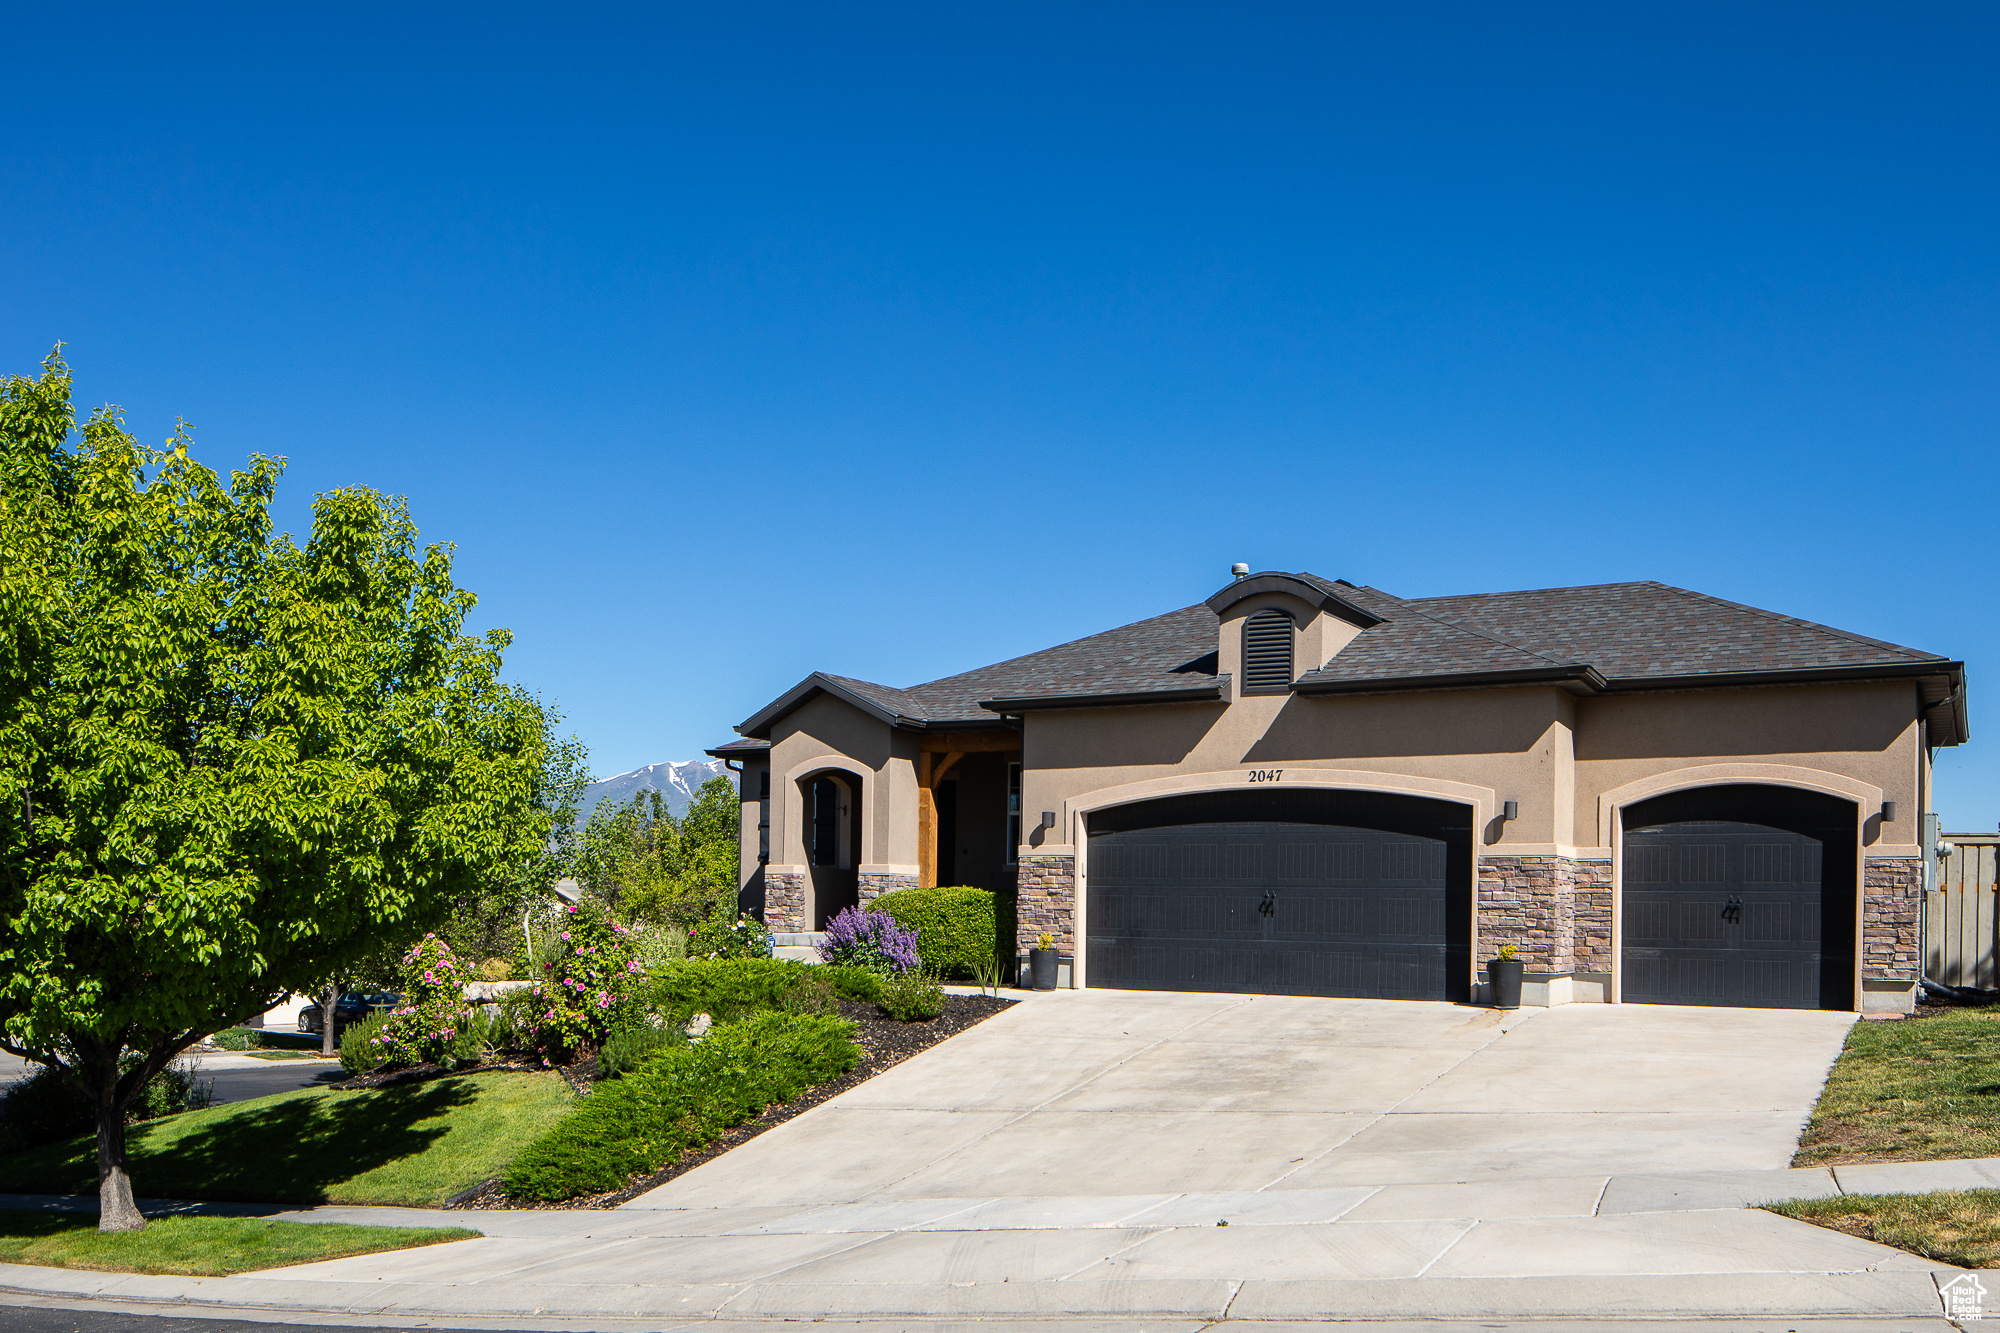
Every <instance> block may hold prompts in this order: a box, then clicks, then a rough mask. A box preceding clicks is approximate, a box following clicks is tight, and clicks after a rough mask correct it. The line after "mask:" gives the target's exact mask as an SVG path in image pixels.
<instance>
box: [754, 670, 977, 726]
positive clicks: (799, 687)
mask: <svg viewBox="0 0 2000 1333" xmlns="http://www.w3.org/2000/svg"><path fill="white" fill-rule="evenodd" d="M821 694H830V695H832V696H833V697H834V698H836V699H838V700H840V701H841V702H842V703H844V704H848V705H850V706H851V707H854V708H858V709H860V710H861V711H862V712H864V713H866V714H867V715H868V716H870V717H872V718H874V719H875V720H876V721H878V722H882V723H885V724H887V725H888V726H891V727H894V728H896V729H897V730H898V731H1005V730H1007V729H1008V728H1009V726H1010V725H1011V724H1010V723H1009V722H1008V721H1007V719H1006V718H1004V717H997V716H995V717H957V718H934V717H932V718H926V717H911V716H910V715H909V714H907V713H900V712H897V711H895V710H894V709H891V708H887V707H884V706H883V705H882V704H880V703H878V702H876V701H875V700H873V699H871V698H869V697H868V696H867V695H865V694H862V693H860V692H859V691H856V690H854V689H851V688H849V687H848V686H847V685H845V684H843V683H842V682H840V681H838V680H835V679H833V678H832V677H831V676H828V675H826V674H825V673H823V672H819V671H815V672H813V673H812V675H810V676H807V677H806V678H805V679H804V680H802V681H800V682H799V683H798V684H796V685H794V686H792V688H791V689H789V690H786V691H785V692H784V693H783V694H781V695H779V696H778V697H777V698H776V699H773V700H772V701H771V702H770V703H768V704H766V705H764V707H762V708H760V709H758V710H757V712H755V713H753V714H751V715H750V716H749V717H748V718H746V719H744V720H743V721H742V722H740V723H738V724H737V727H736V730H737V732H738V733H740V734H741V735H743V736H745V737H748V738H750V739H752V740H762V741H768V740H769V739H770V736H771V728H772V727H773V726H774V725H776V724H777V722H778V721H779V720H780V719H782V718H783V717H784V716H785V715H786V714H788V713H790V712H792V711H794V710H795V709H797V708H799V707H801V706H802V705H804V704H806V703H808V702H810V701H811V700H812V699H813V698H814V697H816V696H818V695H821ZM980 707H981V708H984V707H986V705H985V704H981V705H980Z"/></svg>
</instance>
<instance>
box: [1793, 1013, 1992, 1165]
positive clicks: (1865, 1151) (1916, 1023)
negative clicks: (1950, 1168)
mask: <svg viewBox="0 0 2000 1333" xmlns="http://www.w3.org/2000/svg"><path fill="white" fill-rule="evenodd" d="M1944 1157H2000V1009H1954V1010H1948V1011H1946V1012H1944V1013H1942V1014H1939V1015H1936V1016H1935V1017H1925V1018H1906V1019H1904V1020H1902V1021H1901V1022H1897V1023H1870V1022H1861V1023H1856V1024H1855V1025H1854V1028H1853V1030H1852V1031H1851V1032H1849V1033H1848V1036H1847V1046H1846V1048H1845V1049H1844V1050H1842V1051H1841V1053H1840V1059H1839V1060H1838V1061H1836V1062H1835V1063H1834V1066H1833V1073H1832V1075H1831V1076H1829V1077H1828V1079H1827V1082H1826V1089H1825V1091H1823V1092H1822V1093H1820V1098H1819V1105H1818V1106H1817V1107H1815V1108H1814V1109H1813V1116H1812V1120H1811V1122H1810V1123H1809V1124H1808V1125H1807V1126H1806V1132H1805V1135H1804V1137H1803V1138H1801V1139H1800V1140H1799V1151H1798V1155H1797V1156H1796V1157H1794V1158H1793V1159H1792V1165H1794V1166H1825V1165H1828V1164H1837V1163H1840V1162H1920V1161H1929V1160H1932V1159H1936V1158H1944Z"/></svg>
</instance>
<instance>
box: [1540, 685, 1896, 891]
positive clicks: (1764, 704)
mask: <svg viewBox="0 0 2000 1333" xmlns="http://www.w3.org/2000/svg"><path fill="white" fill-rule="evenodd" d="M1576 716H1577V740H1576V790H1575V800H1576V805H1575V813H1574V817H1573V823H1574V827H1575V829H1576V832H1577V836H1578V838H1579V840H1589V841H1591V842H1595V841H1596V840H1597V838H1598V836H1599V834H1598V833H1597V832H1595V830H1598V829H1601V828H1602V827H1603V826H1604V824H1605V822H1606V821H1605V810H1604V800H1603V798H1604V794H1605V793H1607V792H1612V791H1615V790H1616V789H1618V788H1621V787H1625V786H1628V785H1629V784H1631V783H1634V782H1636V781H1638V780H1640V779H1643V778H1650V777H1655V776H1659V775H1665V774H1671V773H1673V772H1675V771H1677V770H1682V769H1697V768H1704V767H1708V766H1711V765H1719V764H1727V763H1730V762H1732V761H1737V760H1744V759H1750V760H1754V761H1756V762H1758V763H1762V764H1772V765H1786V766H1791V767H1796V768H1799V769H1805V770H1810V771H1813V772H1825V773H1834V774H1839V775H1841V776H1843V777H1846V778H1851V779H1855V780H1857V781H1859V782H1862V783H1866V784H1868V785H1869V786H1871V787H1877V788H1880V789H1881V792H1882V799H1883V800H1890V801H1895V802H1897V805H1898V815H1897V821H1896V825H1893V826H1889V827H1887V828H1883V827H1881V826H1880V821H1879V820H1875V821H1873V822H1872V823H1871V824H1870V825H1869V827H1867V828H1864V830H1863V838H1864V841H1865V842H1867V843H1868V844H1869V846H1870V850H1871V851H1876V850H1877V849H1878V846H1883V847H1886V846H1887V845H1888V844H1897V845H1901V844H1913V843H1915V842H1916V840H1917V833H1916V827H1917V815H1918V813H1919V812H1920V811H1921V810H1922V809H1923V806H1924V801H1925V798H1926V796H1927V795H1928V793H1927V792H1926V791H1925V790H1924V785H1923V783H1922V781H1921V773H1922V771H1923V766H1924V764H1925V762H1926V759H1925V755H1924V750H1923V745H1922V728H1921V726H1920V724H1919V722H1918V721H1917V695H1916V689H1915V687H1914V686H1912V685H1910V684H1908V683H1906V682H1883V683H1880V684H1873V683H1859V684H1849V685H1817V686H1811V687H1803V686H1792V687H1774V688H1765V689H1746V690H1701V691H1694V690H1689V691H1682V692H1676V693H1663V694H1641V695H1627V696H1623V697H1609V698H1589V699H1580V700H1578V701H1577V705H1576ZM1905 812H1907V813H1905ZM1874 813H1875V812H1874V811H1870V810H1862V811H1861V814H1862V816H1863V818H1864V820H1866V819H1867V818H1868V817H1869V816H1870V815H1872V814H1874Z"/></svg>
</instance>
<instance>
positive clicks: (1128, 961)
mask: <svg viewBox="0 0 2000 1333" xmlns="http://www.w3.org/2000/svg"><path fill="white" fill-rule="evenodd" d="M1464 825H1465V819H1464V816H1463V814H1462V807H1454V806H1451V805H1447V804H1445V803H1443V802H1437V801H1420V800H1407V799H1403V798H1396V797H1387V796H1380V795H1376V794H1373V793H1351V794H1350V793H1331V792H1270V793H1263V792H1243V793H1220V794H1211V795H1202V796H1189V797H1176V798H1171V799H1168V800H1164V801H1154V802H1149V803H1147V804H1145V805H1140V806H1129V807H1121V808H1119V809H1116V810H1112V811H1107V812H1105V813H1104V814H1102V815H1100V816H1097V817H1095V818H1093V820H1092V827H1091V832H1090V842H1089V858H1090V859H1089V867H1090V876H1089V892H1088V897H1087V903H1086V909H1085V910H1086V917H1085V923H1086V924H1085V947H1086V948H1087V949H1088V950H1089V953H1088V966H1089V972H1090V983H1091V984H1092V985H1093V986H1108V987H1116V988H1124V989H1135V990H1199V991H1237V992H1248V993H1254V994H1263V995H1343V996H1361V997H1373V998H1381V999H1411V1000H1442V999H1451V998H1459V997H1461V996H1462V995H1463V993H1464V991H1465V989H1466V983H1465V978H1466V976H1467V969H1466V966H1465V964H1466V960H1467V958H1468V957H1469V953H1470V914H1469V912H1468V911H1467V908H1468V907H1469V905H1470V898H1469V892H1470V865H1471V857H1470V848H1471V837H1470V829H1469V827H1465V826H1464Z"/></svg>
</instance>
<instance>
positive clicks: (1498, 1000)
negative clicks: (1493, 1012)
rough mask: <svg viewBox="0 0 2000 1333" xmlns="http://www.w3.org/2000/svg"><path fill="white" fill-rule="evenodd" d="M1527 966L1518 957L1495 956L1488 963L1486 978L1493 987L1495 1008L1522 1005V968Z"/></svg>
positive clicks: (1511, 1007) (1518, 1006)
mask: <svg viewBox="0 0 2000 1333" xmlns="http://www.w3.org/2000/svg"><path fill="white" fill-rule="evenodd" d="M1525 966H1526V964H1524V963H1523V962H1522V961H1521V960H1520V959H1518V958H1495V959H1494V960H1493V961H1492V962H1490V963H1488V964H1487V965H1486V979H1487V981H1488V983H1490V985H1491V987H1492V991H1493V1007H1494V1008H1495V1009H1519V1008H1520V1007H1521V969H1522V968H1523V967H1525Z"/></svg>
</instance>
